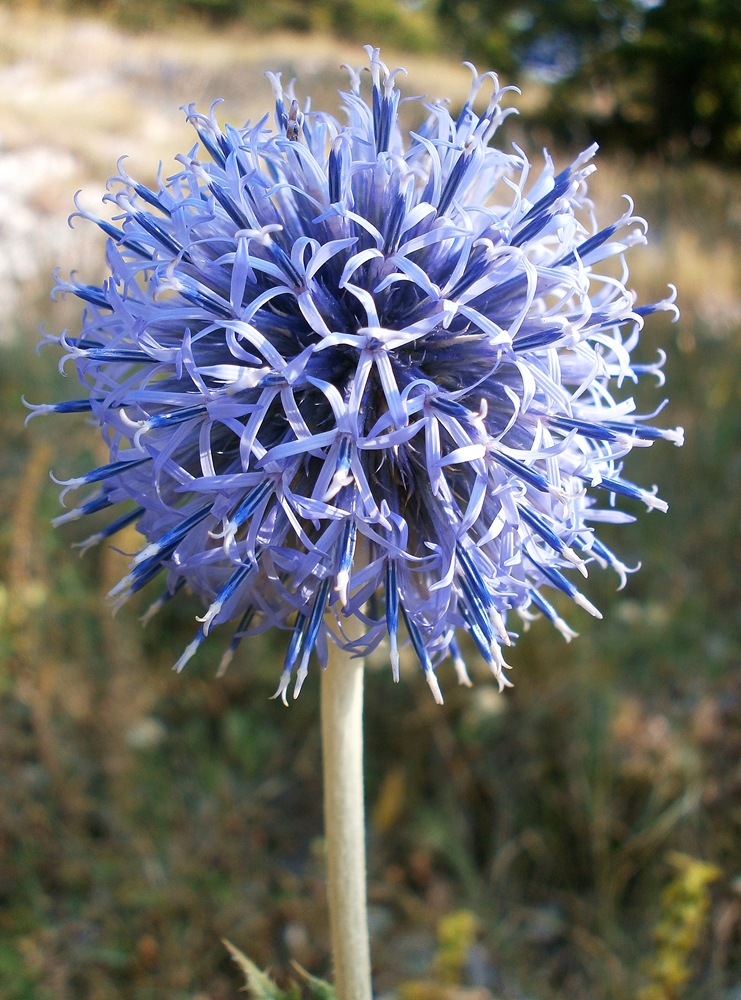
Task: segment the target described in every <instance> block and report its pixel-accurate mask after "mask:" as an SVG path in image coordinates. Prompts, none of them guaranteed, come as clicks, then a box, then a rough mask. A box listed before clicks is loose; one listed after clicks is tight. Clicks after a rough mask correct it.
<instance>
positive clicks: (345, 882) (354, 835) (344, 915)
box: [321, 643, 371, 1000]
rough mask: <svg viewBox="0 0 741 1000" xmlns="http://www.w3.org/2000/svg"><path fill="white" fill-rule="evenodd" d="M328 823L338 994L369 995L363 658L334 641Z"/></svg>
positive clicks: (327, 733) (327, 703) (328, 680)
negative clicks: (349, 653) (354, 655)
mask: <svg viewBox="0 0 741 1000" xmlns="http://www.w3.org/2000/svg"><path fill="white" fill-rule="evenodd" d="M321 702H322V710H321V715H322V756H323V761H324V828H325V836H326V841H327V868H328V890H327V892H328V897H329V922H330V930H331V935H332V957H333V961H334V981H335V989H336V991H337V998H338V1000H371V976H370V946H369V941H368V914H367V905H366V867H365V820H364V807H363V661H362V660H359V659H351V658H350V657H349V655H348V654H347V653H346V652H344V651H343V650H341V649H339V648H337V647H336V646H334V644H332V643H330V654H329V663H328V664H327V668H326V670H323V671H322V691H321Z"/></svg>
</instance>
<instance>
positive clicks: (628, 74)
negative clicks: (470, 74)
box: [438, 0, 741, 163]
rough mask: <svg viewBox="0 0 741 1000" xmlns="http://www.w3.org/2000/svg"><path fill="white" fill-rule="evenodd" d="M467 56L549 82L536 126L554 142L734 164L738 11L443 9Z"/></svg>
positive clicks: (503, 2)
mask: <svg viewBox="0 0 741 1000" xmlns="http://www.w3.org/2000/svg"><path fill="white" fill-rule="evenodd" d="M438 13H439V17H440V18H441V20H442V22H443V24H446V25H448V26H449V28H450V33H451V34H452V35H453V37H455V38H458V39H460V40H461V41H462V45H463V48H464V49H465V51H466V52H467V53H469V54H470V55H473V56H475V57H477V58H478V59H479V60H480V61H481V62H484V63H486V65H487V66H489V65H492V66H494V67H496V68H497V69H499V70H501V72H503V73H505V74H506V75H507V76H508V77H510V78H512V79H514V80H515V81H518V82H519V81H520V80H523V79H526V78H527V76H528V75H530V76H535V77H536V78H538V77H539V78H541V79H543V80H545V81H547V83H548V86H547V88H546V90H545V93H544V94H543V100H542V104H541V107H540V108H539V109H538V111H537V112H536V113H535V114H533V115H532V120H533V121H537V122H539V123H540V124H541V126H542V127H543V128H544V129H547V130H550V131H551V132H552V133H554V134H555V135H556V136H557V137H558V138H560V139H567V140H569V141H572V142H581V143H584V142H586V140H587V138H588V137H592V138H597V139H598V140H600V141H601V142H603V143H606V144H610V145H613V146H621V147H624V148H630V149H634V150H636V151H639V152H646V151H655V150H657V149H658V150H660V151H661V152H663V153H664V154H666V155H669V156H682V155H685V154H687V153H688V152H690V151H694V152H695V153H696V154H703V155H706V156H711V157H713V158H715V159H718V160H724V161H726V162H729V163H739V162H741V6H740V5H739V4H738V2H737V0H664V2H661V0H659V2H658V3H657V2H652V3H645V2H640V0H559V2H558V3H552V2H548V0H439V3H438Z"/></svg>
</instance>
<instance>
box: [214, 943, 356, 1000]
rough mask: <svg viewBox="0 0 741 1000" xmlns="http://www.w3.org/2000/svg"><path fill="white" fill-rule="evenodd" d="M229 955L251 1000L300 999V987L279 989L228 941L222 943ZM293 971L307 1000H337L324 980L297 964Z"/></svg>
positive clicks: (333, 991) (293, 983)
mask: <svg viewBox="0 0 741 1000" xmlns="http://www.w3.org/2000/svg"><path fill="white" fill-rule="evenodd" d="M224 944H225V945H226V947H227V949H228V950H229V954H230V955H231V956H232V958H233V959H234V961H235V962H236V963H237V965H238V966H239V968H240V970H241V971H242V972H243V973H244V976H245V987H246V989H247V992H248V993H249V995H250V997H251V998H252V1000H299V998H300V997H301V986H300V985H299V984H298V983H296V982H295V981H292V982H291V984H290V986H289V987H288V989H287V990H282V989H280V987H279V986H277V985H276V983H274V982H273V980H272V979H271V978H270V976H269V975H268V974H267V973H266V972H261V971H260V969H258V967H257V966H256V965H255V963H254V962H253V961H252V960H251V959H249V958H247V956H246V955H245V954H244V952H241V951H240V950H239V948H235V947H234V945H233V944H232V943H231V942H230V941H224ZM293 966H294V968H295V970H296V971H297V972H298V973H299V975H300V976H301V980H302V983H303V986H304V989H305V991H306V994H307V996H308V998H309V1000H337V994H336V993H335V990H334V987H333V986H332V984H331V983H328V982H327V980H326V979H319V977H318V976H312V975H311V973H309V972H307V971H306V969H303V968H302V967H301V966H300V965H299V964H298V962H294V963H293Z"/></svg>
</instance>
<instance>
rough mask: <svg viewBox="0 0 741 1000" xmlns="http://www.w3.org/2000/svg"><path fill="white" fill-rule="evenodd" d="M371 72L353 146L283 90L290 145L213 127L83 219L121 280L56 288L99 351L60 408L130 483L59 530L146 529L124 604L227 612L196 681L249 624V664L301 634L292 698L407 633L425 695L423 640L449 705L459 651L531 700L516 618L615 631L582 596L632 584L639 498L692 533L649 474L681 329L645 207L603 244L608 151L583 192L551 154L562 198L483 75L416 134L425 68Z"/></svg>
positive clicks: (84, 349) (353, 95)
mask: <svg viewBox="0 0 741 1000" xmlns="http://www.w3.org/2000/svg"><path fill="white" fill-rule="evenodd" d="M366 51H367V52H368V56H369V61H370V103H367V101H366V99H365V97H364V96H363V93H362V91H363V90H364V87H361V73H360V72H356V71H354V70H352V69H351V70H350V71H349V75H350V85H349V90H348V92H347V93H343V94H342V98H343V101H344V106H343V111H344V114H345V116H346V118H347V124H345V125H343V124H340V122H338V121H337V120H336V119H335V118H333V117H332V116H331V115H328V114H325V113H323V112H316V111H312V110H311V109H310V105H309V103H308V102H307V103H306V104H305V105H304V110H303V111H301V110H300V106H299V103H298V101H297V100H296V98H295V97H294V93H293V85H292V84H291V85H289V86H288V87H287V88H285V89H284V88H283V86H282V84H281V80H280V76H279V74H268V76H269V78H270V81H271V83H272V87H273V91H274V94H275V127H274V128H271V126H270V124H269V118H268V115H266V116H265V117H264V118H262V119H261V120H260V121H258V122H257V123H256V124H254V125H252V124H250V123H249V122H248V123H247V125H245V127H244V128H241V129H236V128H232V127H231V126H229V125H226V126H225V127H224V128H223V129H222V128H221V127H220V126H219V125H218V123H217V120H216V117H215V115H214V111H213V108H212V109H211V112H210V113H209V114H208V115H203V114H200V113H198V112H196V110H195V108H194V107H193V106H190V107H188V108H187V116H188V120H189V121H190V122H191V123H192V125H193V126H194V128H195V130H196V132H197V135H198V143H197V144H196V145H195V146H194V147H193V148H192V149H191V151H190V152H189V153H186V154H183V155H181V156H179V157H177V161H178V170H177V172H176V173H174V174H173V175H172V176H171V177H168V178H164V177H162V176H160V178H159V181H158V184H157V185H156V189H155V190H150V189H149V188H147V187H145V186H143V185H142V184H140V183H139V182H137V181H136V180H135V179H134V178H132V177H130V176H129V175H128V174H127V173H126V170H125V168H124V166H123V164H122V163H120V164H119V173H118V174H117V175H116V176H115V177H113V178H112V179H111V180H110V182H109V193H108V194H107V195H106V199H107V200H108V201H110V202H113V203H114V205H115V206H116V208H117V210H118V214H117V215H116V217H115V218H114V222H108V221H104V220H102V219H97V218H94V217H93V216H91V215H90V214H89V213H88V212H86V211H85V210H84V209H82V208H80V209H79V214H80V215H83V216H85V217H86V218H91V219H93V221H95V222H96V223H97V224H98V225H99V226H100V227H101V228H102V229H103V230H104V231H105V233H106V234H107V235H108V237H109V239H108V245H107V260H108V266H109V268H110V277H108V278H107V280H105V281H104V282H103V284H102V285H101V286H100V287H98V286H91V285H85V284H81V283H79V282H78V281H77V280H76V279H74V278H71V279H70V280H69V281H59V284H58V286H57V289H56V290H57V291H58V292H62V293H68V292H69V293H72V294H73V295H75V296H77V297H78V298H79V299H81V300H82V301H83V302H84V313H83V318H82V327H81V332H80V334H79V335H78V336H76V337H70V336H67V335H66V334H62V335H61V336H60V337H58V338H55V339H56V340H57V342H58V343H60V344H61V346H62V347H63V348H64V350H65V352H66V353H65V358H64V359H63V362H62V364H63V363H64V361H66V360H68V359H70V358H71V359H72V360H73V361H74V363H75V365H76V368H77V372H78V375H79V378H80V381H81V383H82V384H83V386H84V389H85V392H84V396H83V398H82V399H79V400H74V401H71V402H65V403H58V404H56V405H43V406H39V407H35V410H36V412H51V411H54V412H57V413H65V412H66V413H68V412H78V411H89V412H90V413H91V414H92V417H93V419H94V420H95V421H96V422H97V423H98V424H99V425H100V427H101V430H102V433H103V436H104V439H105V441H106V444H107V445H108V447H109V450H110V461H109V463H108V464H106V465H104V466H102V467H101V468H99V469H95V470H94V471H92V472H89V473H88V474H87V475H84V476H81V477H79V478H77V479H72V480H68V481H67V482H66V483H64V485H65V491H64V492H65V493H66V492H67V491H69V490H73V489H77V488H79V487H83V486H88V485H90V486H93V487H94V492H93V493H92V495H91V496H89V497H87V498H86V499H85V500H84V502H82V503H81V504H80V506H78V507H76V508H75V509H73V510H70V511H68V512H67V513H65V514H64V515H62V516H61V517H59V518H57V521H56V523H61V522H63V521H72V520H76V519H77V518H80V517H82V515H84V514H89V513H93V512H95V511H99V510H101V509H103V508H108V507H111V508H115V509H116V510H117V511H118V513H116V514H115V515H114V519H113V520H112V521H111V523H110V524H108V526H107V527H105V528H103V529H102V530H100V531H98V532H96V534H94V535H93V536H92V537H91V538H89V539H88V540H87V541H86V542H85V543H83V544H84V545H85V546H87V545H90V544H93V543H95V542H100V541H102V540H104V539H107V538H110V537H111V536H113V535H114V534H115V533H116V532H117V531H120V530H121V529H122V528H124V527H125V526H127V525H130V524H136V527H137V530H138V531H139V532H141V534H142V535H143V536H144V538H145V540H146V544H145V545H144V546H143V548H142V549H141V551H140V552H138V554H137V555H136V556H135V557H134V558H133V560H132V562H131V566H130V571H129V572H128V574H127V575H126V576H125V577H124V579H122V580H121V582H120V583H119V584H117V586H115V587H114V588H113V590H112V592H111V597H112V598H113V599H114V600H115V601H116V602H117V603H120V602H122V601H124V600H126V599H127V598H128V597H130V596H131V595H132V594H134V593H136V592H137V591H139V590H141V589H142V588H143V587H144V586H146V585H147V584H148V583H149V582H150V581H153V580H154V579H155V578H157V577H160V576H161V574H163V573H164V574H165V576H166V580H167V583H166V590H165V592H164V595H163V596H162V597H160V598H159V600H157V601H156V602H155V604H154V606H153V610H156V609H157V608H158V607H160V606H161V605H162V604H163V602H164V601H165V600H167V599H169V598H170V597H172V596H173V595H174V594H176V593H177V592H178V590H179V589H180V588H181V587H182V586H183V585H187V586H188V587H189V588H191V589H192V590H193V591H195V592H196V593H197V594H199V595H200V596H201V597H202V598H203V599H204V601H205V602H206V604H207V610H206V612H205V614H204V615H203V617H202V618H201V619H200V621H201V626H200V629H199V630H198V633H197V635H196V637H195V638H194V640H193V642H192V643H191V644H190V645H189V646H188V648H187V650H186V651H185V652H184V653H183V655H182V656H181V658H180V659H179V661H178V663H177V664H176V667H177V669H178V670H180V669H182V667H183V666H184V665H185V663H186V662H187V660H188V659H189V658H190V657H191V656H192V655H193V653H194V652H195V650H196V649H197V648H198V646H199V645H200V644H201V642H202V641H203V640H204V638H205V637H206V636H207V635H208V634H209V633H210V631H211V630H212V629H213V628H214V627H215V626H217V625H220V624H222V623H226V622H230V623H232V624H231V628H232V632H233V638H232V640H231V645H230V647H229V649H228V651H227V653H226V654H225V657H224V661H223V664H222V665H223V666H225V665H226V663H227V662H228V661H229V659H230V658H231V656H232V654H233V651H234V649H235V648H236V646H237V644H238V643H239V641H240V639H241V638H242V637H243V636H245V635H249V634H251V633H255V632H259V631H261V630H265V629H267V628H269V627H271V626H278V627H282V628H285V629H288V630H289V631H290V641H289V645H288V652H287V655H286V660H285V666H284V669H283V673H282V676H281V679H280V684H279V687H278V691H277V694H278V695H280V696H281V697H282V698H283V700H284V701H285V700H286V693H287V690H288V687H289V684H290V682H291V678H292V676H294V675H295V686H294V691H295V693H296V694H298V692H299V690H300V688H301V685H302V683H303V681H304V678H305V677H306V674H307V669H308V666H309V661H310V658H311V654H312V652H313V651H316V652H317V654H318V657H319V660H320V661H326V657H327V642H328V640H331V641H333V642H338V643H340V644H341V645H343V646H345V647H346V648H348V649H350V650H351V651H353V652H355V653H356V654H358V655H361V654H363V653H367V652H369V651H370V650H372V649H373V648H374V647H376V646H377V645H378V644H379V643H380V642H381V641H382V640H384V639H385V638H386V637H388V640H389V643H390V649H391V653H390V656H391V664H392V668H393V672H394V677H395V678H396V677H398V665H399V655H398V642H399V640H398V639H397V633H398V631H399V630H400V629H403V631H404V632H405V633H406V636H407V637H408V640H409V642H410V643H411V645H412V647H413V649H414V652H415V653H416V655H417V657H418V658H419V661H420V664H421V667H422V670H423V671H424V674H425V677H426V679H427V681H428V683H429V685H430V687H431V689H432V691H433V694H434V695H435V698H436V699H437V700H441V695H440V689H439V686H438V682H437V679H436V676H435V671H436V668H437V666H438V664H440V663H441V662H442V661H443V660H444V659H445V658H446V657H447V656H450V657H451V658H452V661H453V664H454V666H455V669H456V671H457V674H458V678H459V680H460V681H461V682H463V683H469V681H468V675H467V672H466V667H465V665H464V662H463V659H462V656H461V652H460V648H459V646H458V642H457V640H456V636H457V635H458V634H459V633H464V632H467V633H469V635H470V636H471V638H472V640H473V642H474V643H475V645H476V646H477V647H478V649H479V651H480V653H481V655H482V656H483V657H484V659H485V660H486V661H487V663H488V664H489V665H490V667H491V670H492V672H493V673H494V675H495V677H496V678H497V680H498V682H499V685H500V687H502V686H504V685H507V684H508V683H509V682H508V681H507V679H506V675H505V672H504V671H505V668H506V666H507V665H506V663H505V662H504V656H503V653H502V647H504V646H509V645H510V644H511V643H512V640H513V638H514V636H513V633H512V632H511V631H510V630H509V627H510V618H511V615H510V612H517V613H518V614H519V615H520V616H522V618H524V619H525V620H529V619H530V618H531V617H532V616H533V614H534V613H540V614H543V615H545V616H546V617H547V618H549V619H550V620H551V621H552V622H553V623H554V625H555V626H556V628H557V629H559V631H560V632H561V633H562V634H563V635H564V637H565V638H566V639H570V638H571V637H572V635H573V634H574V633H573V632H572V631H571V630H570V628H569V627H568V626H567V625H566V623H565V622H564V621H563V620H562V619H561V618H560V617H559V615H558V613H557V612H556V610H555V609H554V607H553V606H552V604H551V603H549V601H548V599H547V597H546V596H545V595H544V588H556V589H557V590H561V591H564V592H565V593H566V594H568V595H569V596H570V597H571V598H573V600H574V601H575V602H576V603H577V604H579V605H581V606H582V607H583V608H585V609H586V610H587V611H588V612H590V613H591V614H593V615H596V616H598V617H599V612H598V611H597V609H596V608H595V607H594V606H593V605H592V604H591V603H590V602H589V600H588V599H587V598H586V597H585V596H584V595H583V594H582V593H581V592H580V591H579V590H578V589H577V587H576V585H575V583H574V574H575V573H576V574H581V575H583V576H586V575H587V567H588V566H589V565H593V564H595V563H596V564H598V565H600V566H602V567H607V566H611V567H612V568H613V569H615V570H616V571H617V573H618V575H619V577H620V580H621V582H622V583H624V582H625V576H626V572H627V569H626V567H625V566H624V565H623V564H622V563H621V562H620V560H619V559H618V558H617V557H616V556H615V555H613V553H612V552H611V551H610V550H609V549H608V548H606V547H605V546H604V545H603V544H602V543H601V542H600V541H599V540H598V538H597V536H596V534H595V527H594V526H595V525H597V526H599V523H600V522H603V521H611V522H624V521H630V520H632V519H633V518H632V516H631V515H629V514H627V513H623V512H622V511H620V510H619V509H617V507H616V505H615V501H616V498H623V497H628V498H630V499H632V500H639V501H642V502H643V503H644V504H645V505H646V506H647V507H648V508H654V507H655V508H659V509H660V510H665V509H666V504H665V503H664V502H663V501H662V500H660V499H658V498H657V496H656V495H655V490H644V489H642V488H641V487H638V486H635V485H633V484H632V483H631V482H629V481H628V480H627V479H625V478H624V476H623V474H622V462H623V458H624V457H625V456H626V455H627V453H628V452H629V451H630V450H631V449H632V448H634V447H646V446H649V445H651V444H652V443H653V442H654V440H656V439H657V438H665V439H667V440H669V441H673V442H674V443H675V444H681V430H679V429H677V430H660V429H657V428H655V427H654V426H652V425H649V424H648V423H647V422H646V417H644V416H638V415H637V414H636V412H635V407H634V402H633V400H632V399H630V398H626V397H625V396H624V394H622V393H620V389H621V386H622V384H623V383H624V382H625V381H629V382H635V381H637V380H638V378H639V376H641V375H643V374H646V373H650V374H653V375H657V376H658V377H659V379H660V380H661V364H662V362H663V357H660V358H659V361H658V362H657V363H656V364H650V365H643V364H634V363H633V362H632V360H631V353H632V351H633V349H634V348H635V347H636V346H637V344H638V339H639V334H640V330H641V328H642V326H643V322H644V318H645V317H646V316H647V315H648V314H649V313H652V312H654V311H656V310H658V309H665V310H674V311H676V310H675V307H674V306H673V293H672V297H671V298H669V299H667V300H665V301H663V302H659V303H657V304H655V305H645V306H636V304H635V296H634V294H633V293H632V292H631V291H629V290H628V289H627V288H626V284H625V282H626V280H627V269H626V267H625V264H624V260H623V255H624V253H625V251H626V250H627V249H628V248H629V247H631V246H633V245H634V244H637V243H644V242H645V235H644V230H645V224H644V223H643V220H641V219H640V218H637V217H635V216H633V214H632V211H631V206H630V204H629V207H628V209H627V210H626V212H625V214H624V215H623V216H621V218H619V219H618V220H617V221H616V222H614V223H612V224H611V225H608V226H606V227H604V228H599V226H598V225H597V224H596V222H595V220H594V217H593V214H592V205H591V202H590V201H589V199H588V197H587V192H586V180H587V177H588V176H589V174H590V173H591V172H592V170H594V167H593V166H592V165H591V163H590V161H591V159H592V156H593V155H594V153H595V150H596V147H594V146H593V147H590V148H589V149H588V150H586V152H584V153H583V154H582V155H581V156H579V157H578V158H577V159H576V160H575V161H574V163H573V164H572V165H571V166H570V167H568V168H567V169H565V170H563V171H562V172H561V173H558V174H556V173H555V171H554V167H553V163H552V161H551V158H550V157H549V156H548V154H545V164H544V167H543V168H542V170H541V171H540V173H539V174H538V175H537V176H536V177H535V178H534V179H533V178H532V176H531V166H530V164H529V162H528V160H527V159H526V157H525V155H524V154H523V153H522V151H521V150H520V149H518V148H517V147H516V146H515V147H514V148H513V151H512V152H509V153H508V152H504V151H502V150H501V149H498V148H496V147H494V146H491V145H490V142H491V139H492V137H493V135H494V133H495V132H496V129H497V127H498V125H499V124H500V123H501V122H502V120H503V119H504V118H505V117H506V115H507V114H508V113H509V111H510V110H511V109H507V110H502V108H501V106H500V101H501V98H502V95H503V94H504V92H505V90H507V89H509V88H500V87H499V84H498V81H497V77H496V76H494V75H493V74H491V73H486V74H484V75H483V76H478V75H477V74H476V72H475V70H473V67H471V69H472V72H473V77H474V79H473V85H472V87H471V92H470V96H469V98H468V100H467V102H466V104H465V106H464V107H463V110H462V111H461V112H460V114H459V115H458V117H457V118H456V119H454V118H452V117H451V115H450V114H449V112H448V110H447V109H446V107H445V106H444V105H443V104H441V103H435V104H424V105H423V107H424V109H425V112H426V117H424V116H421V117H423V118H424V120H423V121H422V123H421V125H420V126H419V128H418V129H417V131H412V132H410V133H409V136H408V137H406V136H404V135H403V134H402V131H401V128H400V125H399V120H398V109H399V103H400V94H399V90H398V89H397V87H396V84H395V78H396V76H397V74H398V72H399V71H398V70H397V71H394V72H389V70H388V69H387V67H386V66H385V65H384V64H383V62H381V60H380V58H379V52H378V50H377V49H371V48H370V47H369V48H368V49H367V50H366ZM482 88H484V89H485V90H486V91H487V92H488V91H490V93H491V96H490V98H489V101H488V105H487V107H486V110H485V111H484V112H483V114H482V115H479V114H477V113H476V112H475V111H474V99H475V98H476V97H477V95H478V93H479V91H480V90H481V89H482ZM482 103H483V102H482ZM611 258H616V259H617V261H618V262H620V263H619V266H618V267H615V266H614V264H613V265H612V266H608V267H607V268H606V269H604V270H603V266H602V264H603V262H604V261H609V260H610V259H611ZM49 339H51V338H49ZM616 393H617V394H616ZM351 618H355V619H356V620H357V622H359V623H360V626H361V627H360V628H359V629H358V628H357V625H356V627H355V628H353V629H348V622H349V620H350V619H351ZM359 632H360V633H362V635H361V636H360V637H359V638H358V637H357V636H358V633H359Z"/></svg>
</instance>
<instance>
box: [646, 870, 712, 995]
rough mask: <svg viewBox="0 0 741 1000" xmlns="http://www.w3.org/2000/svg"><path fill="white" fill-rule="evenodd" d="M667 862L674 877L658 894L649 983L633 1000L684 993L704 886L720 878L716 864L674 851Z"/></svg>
mask: <svg viewBox="0 0 741 1000" xmlns="http://www.w3.org/2000/svg"><path fill="white" fill-rule="evenodd" d="M667 861H668V862H669V864H670V865H671V866H672V867H673V868H674V869H675V872H676V874H675V875H674V877H673V878H672V880H671V881H670V882H669V884H668V885H667V886H666V888H665V889H664V891H663V892H662V894H661V915H660V917H659V919H658V922H657V924H656V926H655V927H654V930H653V939H654V941H655V943H656V951H655V953H654V954H653V955H652V956H651V957H650V958H649V959H647V960H646V962H645V965H644V971H645V973H646V976H647V978H648V979H649V981H650V982H649V985H648V986H645V987H644V988H643V989H641V990H639V992H638V994H637V998H636V1000H675V998H677V997H679V996H680V995H681V994H682V993H683V992H684V987H685V985H686V983H687V981H688V980H689V978H690V976H691V974H692V968H691V965H690V958H691V955H692V952H693V951H694V949H695V948H696V947H697V945H698V942H699V941H700V938H701V936H702V934H703V932H704V931H705V928H706V926H707V919H708V913H709V910H710V893H709V891H708V886H709V885H710V883H711V882H715V881H716V880H717V879H718V878H719V877H720V875H721V871H720V869H719V868H718V866H717V865H709V864H707V863H706V862H704V861H700V860H698V859H697V858H691V857H689V855H687V854H680V853H679V852H677V851H673V852H672V853H670V854H669V855H668V857H667Z"/></svg>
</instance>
